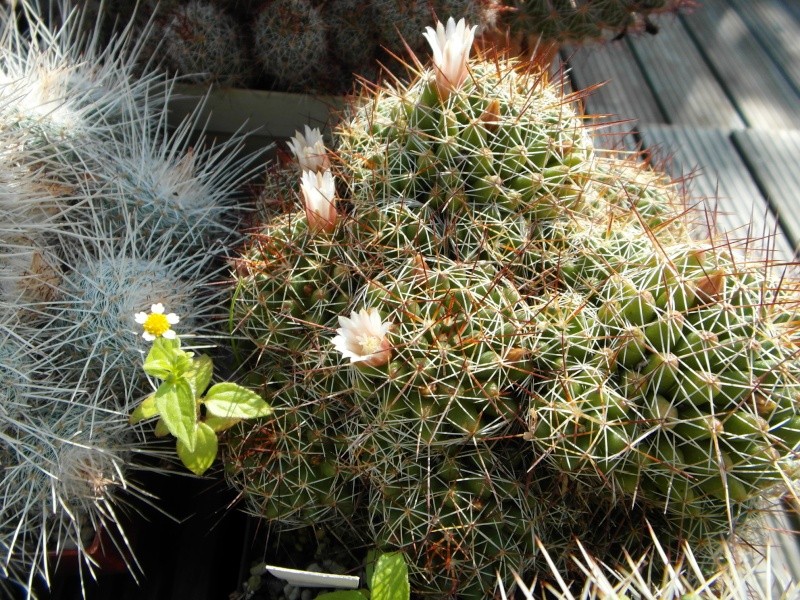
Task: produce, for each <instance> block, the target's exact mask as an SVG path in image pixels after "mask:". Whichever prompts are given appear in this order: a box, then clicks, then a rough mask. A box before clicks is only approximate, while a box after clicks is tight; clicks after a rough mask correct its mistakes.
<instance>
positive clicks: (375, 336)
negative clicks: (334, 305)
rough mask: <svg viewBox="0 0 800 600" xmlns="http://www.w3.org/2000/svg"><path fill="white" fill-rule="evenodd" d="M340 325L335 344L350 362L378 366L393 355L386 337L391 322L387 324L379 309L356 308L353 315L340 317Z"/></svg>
mask: <svg viewBox="0 0 800 600" xmlns="http://www.w3.org/2000/svg"><path fill="white" fill-rule="evenodd" d="M339 325H340V328H339V329H337V330H336V333H338V334H339V335H337V336H336V337H335V338H333V340H331V341H332V342H333V345H334V347H335V348H336V349H337V350H338V351H339V352H341V353H342V355H343V356H344V357H345V358H349V359H350V363H351V364H353V363H359V362H360V363H364V364H365V365H369V366H371V367H379V366H381V365H384V364H386V363H387V362H389V359H390V358H391V357H392V345H391V343H390V342H389V340H388V339H387V337H386V334H387V333H388V332H389V328H390V327H391V326H392V324H391V323H388V322H386V323H384V322H383V321H382V320H381V315H380V313H379V312H378V309H377V308H362V309H361V310H360V311H358V312H355V311H353V312H352V313H351V315H350V318H347V317H342V316H340V317H339Z"/></svg>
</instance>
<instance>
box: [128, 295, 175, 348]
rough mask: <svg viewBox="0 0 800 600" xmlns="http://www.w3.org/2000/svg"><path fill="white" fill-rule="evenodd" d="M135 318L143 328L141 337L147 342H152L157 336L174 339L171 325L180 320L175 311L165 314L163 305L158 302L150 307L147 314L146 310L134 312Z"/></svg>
mask: <svg viewBox="0 0 800 600" xmlns="http://www.w3.org/2000/svg"><path fill="white" fill-rule="evenodd" d="M135 319H136V322H137V323H139V324H140V325H141V326H142V327H143V328H144V332H143V333H142V337H143V338H144V339H146V340H147V341H148V342H152V341H153V340H155V339H156V338H157V337H164V338H167V339H168V340H171V339H174V338H175V331H173V330H172V329H171V326H172V325H177V324H178V322H179V321H180V320H181V319H180V317H179V316H178V315H176V314H175V313H169V314H167V315H165V314H164V305H163V304H160V303H159V304H153V305H152V306H151V307H150V314H149V315H148V314H147V313H146V312H140V313H136V316H135Z"/></svg>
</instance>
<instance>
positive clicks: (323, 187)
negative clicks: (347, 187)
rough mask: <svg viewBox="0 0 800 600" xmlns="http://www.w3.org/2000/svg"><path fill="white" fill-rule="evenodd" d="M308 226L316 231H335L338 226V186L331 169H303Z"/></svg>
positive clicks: (303, 191)
mask: <svg viewBox="0 0 800 600" xmlns="http://www.w3.org/2000/svg"><path fill="white" fill-rule="evenodd" d="M300 191H301V192H302V194H303V207H304V208H305V211H306V219H307V220H308V227H309V229H311V230H315V231H319V230H322V231H327V232H331V231H333V229H334V227H335V226H336V218H337V213H336V204H335V200H336V186H335V183H334V181H333V174H332V173H331V172H330V171H324V172H322V173H315V172H312V171H303V175H302V180H301V182H300Z"/></svg>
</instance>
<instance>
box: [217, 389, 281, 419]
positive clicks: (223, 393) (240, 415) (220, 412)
mask: <svg viewBox="0 0 800 600" xmlns="http://www.w3.org/2000/svg"><path fill="white" fill-rule="evenodd" d="M203 402H204V403H205V405H206V410H208V413H209V414H211V415H214V416H215V417H223V418H225V419H253V418H255V417H265V416H267V415H270V414H272V407H270V405H269V404H267V403H266V402H264V399H263V398H262V397H261V396H259V395H258V394H256V393H255V392H254V391H252V390H248V389H247V388H246V387H242V386H241V385H238V384H236V383H227V382H225V383H217V384H215V385H213V386H211V389H210V390H208V394H206V397H205V398H204V399H203Z"/></svg>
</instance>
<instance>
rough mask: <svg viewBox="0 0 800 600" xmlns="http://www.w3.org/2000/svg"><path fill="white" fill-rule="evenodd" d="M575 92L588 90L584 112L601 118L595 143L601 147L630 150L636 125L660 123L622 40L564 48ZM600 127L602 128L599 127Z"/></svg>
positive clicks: (655, 106)
mask: <svg viewBox="0 0 800 600" xmlns="http://www.w3.org/2000/svg"><path fill="white" fill-rule="evenodd" d="M562 56H563V57H564V59H565V60H566V61H567V62H568V63H569V66H570V71H569V73H570V77H571V79H572V83H573V87H574V89H576V90H587V89H589V90H590V93H589V94H588V95H587V96H586V100H585V112H586V114H590V115H604V116H603V117H602V118H598V119H595V121H594V122H595V123H596V124H598V128H597V129H596V136H595V143H596V144H597V145H598V146H599V147H602V148H622V149H627V150H632V149H633V148H634V147H635V146H636V142H637V140H636V136H635V134H634V133H632V132H635V130H636V122H637V121H644V122H656V123H663V122H664V117H663V115H662V114H661V110H660V109H659V108H658V103H657V102H656V99H655V97H654V96H653V93H652V92H651V91H650V88H649V87H648V85H647V81H646V80H645V78H644V75H643V74H642V72H641V71H640V70H639V66H638V65H637V64H636V59H635V58H634V56H633V54H632V52H631V51H630V48H629V47H628V45H627V44H626V43H624V42H622V41H620V42H608V43H606V44H592V45H588V46H586V47H582V48H569V49H566V50H565V51H564V52H563V54H562ZM601 124H602V125H601Z"/></svg>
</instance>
